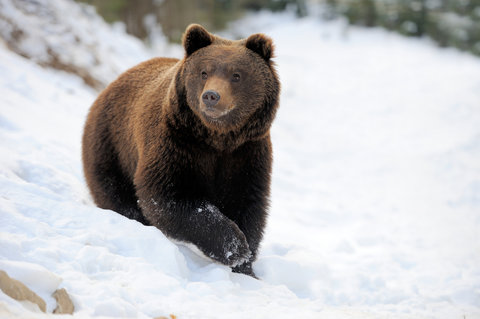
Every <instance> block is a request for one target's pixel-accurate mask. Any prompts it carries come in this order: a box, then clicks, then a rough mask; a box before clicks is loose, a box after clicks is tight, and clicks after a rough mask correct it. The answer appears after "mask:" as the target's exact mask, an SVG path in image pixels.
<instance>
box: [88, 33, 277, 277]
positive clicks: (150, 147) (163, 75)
mask: <svg viewBox="0 0 480 319" xmlns="http://www.w3.org/2000/svg"><path fill="white" fill-rule="evenodd" d="M183 44H184V47H185V53H186V54H185V57H184V58H183V59H182V60H177V59H169V58H156V59H152V60H149V61H146V62H144V63H141V64H140V65H138V66H136V67H134V68H132V69H130V70H128V71H126V72H125V73H124V74H122V75H121V76H120V77H119V78H118V79H117V80H116V81H114V82H113V83H112V84H110V85H109V86H108V87H107V88H106V89H105V90H104V91H103V92H102V93H101V94H100V96H99V97H98V98H97V100H96V101H95V103H94V104H93V106H92V108H91V110H90V113H89V115H88V119H87V122H86V125H85V131H84V137H83V163H84V171H85V177H86V180H87V184H88V186H89V188H90V191H91V193H92V196H93V198H94V201H95V203H96V204H97V205H98V206H99V207H102V208H106V209H112V210H115V211H117V212H119V213H121V214H123V215H125V216H127V217H129V218H133V219H136V220H138V221H140V222H142V223H144V224H146V225H154V226H156V227H158V228H159V229H160V230H162V231H163V232H164V233H165V234H166V235H167V236H169V237H171V238H174V239H177V240H181V241H186V242H190V243H193V244H195V245H197V246H198V247H199V248H200V250H201V251H203V252H204V253H205V254H206V255H207V256H210V257H211V258H212V259H214V260H216V261H219V262H221V263H224V264H227V265H230V266H232V267H235V268H234V270H236V271H240V272H244V273H248V274H251V275H253V272H252V270H251V261H253V260H254V259H255V257H256V253H257V250H258V246H259V243H260V240H261V238H262V234H263V229H264V227H265V222H266V214H267V206H268V196H269V186H270V172H271V160H272V156H271V152H272V150H271V143H270V134H269V130H270V126H271V123H272V121H273V119H274V116H275V113H276V109H277V107H278V96H279V82H278V78H277V75H276V72H275V69H274V65H273V62H272V61H271V60H270V58H271V57H272V52H273V45H272V41H271V40H270V39H269V38H267V37H266V36H264V35H261V34H256V35H252V36H250V37H249V38H248V39H245V40H239V41H229V40H226V39H222V38H219V37H216V36H214V35H212V34H210V33H208V32H207V31H206V30H205V29H203V28H202V27H201V26H198V25H191V26H189V28H187V30H186V33H185V35H184V42H183ZM208 90H215V92H218V93H219V97H220V99H219V100H218V103H217V104H216V105H215V106H213V107H207V106H206V104H205V103H204V100H202V96H203V94H204V93H205V92H206V91H208Z"/></svg>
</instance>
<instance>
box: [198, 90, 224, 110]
mask: <svg viewBox="0 0 480 319" xmlns="http://www.w3.org/2000/svg"><path fill="white" fill-rule="evenodd" d="M202 100H203V103H205V105H206V106H208V107H212V106H214V105H215V104H217V103H218V100H220V94H218V93H217V92H215V91H212V90H208V91H206V92H205V93H203V95H202Z"/></svg>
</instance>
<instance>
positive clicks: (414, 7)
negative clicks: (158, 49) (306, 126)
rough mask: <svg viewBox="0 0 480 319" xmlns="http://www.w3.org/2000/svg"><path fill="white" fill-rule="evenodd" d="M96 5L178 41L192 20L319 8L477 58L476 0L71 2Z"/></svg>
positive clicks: (218, 25) (221, 23) (139, 30)
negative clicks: (259, 11) (159, 28)
mask: <svg viewBox="0 0 480 319" xmlns="http://www.w3.org/2000/svg"><path fill="white" fill-rule="evenodd" d="M77 1H80V2H86V3H89V4H91V5H93V6H95V7H96V9H97V11H98V12H99V13H100V14H101V15H102V16H103V17H104V18H105V20H107V21H108V22H115V21H123V22H124V23H125V25H126V29H127V32H128V33H130V34H132V35H135V36H137V37H139V38H141V39H144V40H148V36H149V33H150V32H151V30H153V28H154V27H155V26H158V25H159V26H161V29H162V31H163V33H164V34H165V35H166V36H167V38H168V39H169V41H171V42H179V41H180V39H181V35H182V32H183V31H184V30H185V27H186V26H187V25H188V24H190V23H193V22H196V23H201V24H203V25H205V26H206V27H207V28H208V29H210V30H213V31H219V30H222V29H223V28H225V27H226V25H227V23H229V22H231V21H233V20H235V19H237V18H240V17H242V16H243V15H244V14H245V13H246V12H248V11H258V10H271V11H283V10H292V11H295V12H296V14H297V15H298V16H300V17H301V16H305V15H308V14H309V13H310V11H311V8H312V7H315V8H318V7H321V8H322V10H321V12H322V18H324V19H335V18H338V17H344V18H346V19H347V21H348V22H349V23H350V24H353V25H361V26H366V27H376V26H380V27H383V28H386V29H388V30H393V31H396V32H399V33H401V34H404V35H407V36H413V37H423V36H427V37H429V38H431V39H433V40H434V41H435V42H437V43H438V44H439V45H440V46H442V47H456V48H459V49H461V50H464V51H469V52H471V53H473V54H475V55H479V56H480V0H259V1H255V0H77Z"/></svg>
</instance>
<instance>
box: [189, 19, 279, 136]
mask: <svg viewBox="0 0 480 319" xmlns="http://www.w3.org/2000/svg"><path fill="white" fill-rule="evenodd" d="M183 46H184V48H185V59H184V70H183V74H184V85H185V94H186V101H187V104H188V106H189V107H190V109H191V110H192V111H193V112H194V113H195V115H196V116H197V117H198V118H199V119H200V120H201V122H202V123H203V125H205V126H206V127H207V128H209V129H212V130H214V131H216V132H219V133H227V132H230V131H235V130H239V129H241V128H244V127H245V126H247V125H249V126H255V127H257V130H258V129H259V128H260V127H263V128H264V129H266V130H268V128H269V127H270V124H271V122H272V121H273V117H274V116H275V111H276V108H277V104H278V95H279V91H280V84H279V81H278V77H277V74H276V71H275V68H274V64H273V62H272V61H271V58H272V55H273V44H272V40H271V39H270V38H268V37H267V36H265V35H263V34H254V35H251V36H250V37H248V38H247V39H243V40H238V41H230V40H226V39H223V38H220V37H218V36H214V35H213V34H210V33H209V32H208V31H207V30H205V29H204V28H203V27H202V26H200V25H195V24H194V25H190V26H189V27H188V28H187V30H186V32H185V34H184V36H183Z"/></svg>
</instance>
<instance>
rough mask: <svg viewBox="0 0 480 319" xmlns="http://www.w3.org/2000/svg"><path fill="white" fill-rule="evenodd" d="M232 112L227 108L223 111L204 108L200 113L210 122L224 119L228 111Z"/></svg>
mask: <svg viewBox="0 0 480 319" xmlns="http://www.w3.org/2000/svg"><path fill="white" fill-rule="evenodd" d="M232 110H233V107H230V108H227V109H225V110H220V109H217V108H209V107H207V108H204V109H203V110H202V113H203V115H204V116H205V117H207V118H209V119H212V120H219V119H221V118H222V117H225V116H226V115H227V114H228V113H230V111H232Z"/></svg>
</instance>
